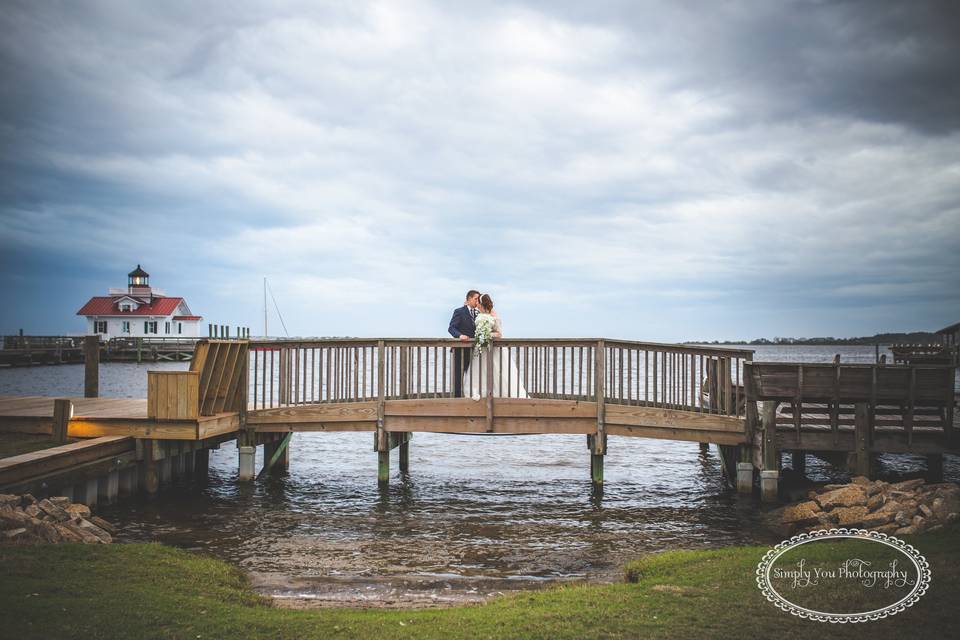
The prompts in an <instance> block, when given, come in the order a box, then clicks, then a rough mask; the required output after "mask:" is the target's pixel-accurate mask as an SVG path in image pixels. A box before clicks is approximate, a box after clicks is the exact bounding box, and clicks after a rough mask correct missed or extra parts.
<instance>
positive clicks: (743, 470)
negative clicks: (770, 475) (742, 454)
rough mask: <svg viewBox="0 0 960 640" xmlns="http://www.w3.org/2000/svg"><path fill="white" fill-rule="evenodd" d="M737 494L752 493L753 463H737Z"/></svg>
mask: <svg viewBox="0 0 960 640" xmlns="http://www.w3.org/2000/svg"><path fill="white" fill-rule="evenodd" d="M737 493H753V463H750V462H738V463H737Z"/></svg>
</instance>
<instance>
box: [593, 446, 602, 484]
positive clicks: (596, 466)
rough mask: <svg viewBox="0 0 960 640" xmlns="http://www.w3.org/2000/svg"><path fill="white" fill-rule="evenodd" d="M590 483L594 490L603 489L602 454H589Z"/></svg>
mask: <svg viewBox="0 0 960 640" xmlns="http://www.w3.org/2000/svg"><path fill="white" fill-rule="evenodd" d="M590 481H591V482H592V483H593V486H594V488H601V487H603V454H596V453H591V454H590Z"/></svg>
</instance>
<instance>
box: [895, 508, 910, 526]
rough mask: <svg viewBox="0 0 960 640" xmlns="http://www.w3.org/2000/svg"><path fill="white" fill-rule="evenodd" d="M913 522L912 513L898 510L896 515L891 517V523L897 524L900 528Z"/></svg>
mask: <svg viewBox="0 0 960 640" xmlns="http://www.w3.org/2000/svg"><path fill="white" fill-rule="evenodd" d="M912 520H913V512H912V511H906V510H905V509H904V510H900V511H897V515H895V516H894V517H893V521H894V522H896V523H897V524H899V525H900V526H901V527H906V526H907V525H909V524H910V522H911V521H912Z"/></svg>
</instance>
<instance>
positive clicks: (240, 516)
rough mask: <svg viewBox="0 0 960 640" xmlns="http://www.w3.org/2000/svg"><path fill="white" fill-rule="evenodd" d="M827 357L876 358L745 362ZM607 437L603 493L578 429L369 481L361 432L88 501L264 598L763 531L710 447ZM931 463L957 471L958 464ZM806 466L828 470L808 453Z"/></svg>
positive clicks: (507, 577) (132, 536) (507, 440)
mask: <svg viewBox="0 0 960 640" xmlns="http://www.w3.org/2000/svg"><path fill="white" fill-rule="evenodd" d="M835 353H840V354H841V357H842V360H843V361H844V362H873V361H874V349H873V347H759V348H757V349H756V359H757V360H767V361H806V362H817V361H830V360H831V359H832V358H833V354H835ZM888 357H889V356H888ZM186 366H187V365H186V364H185V363H183V364H175V363H164V364H144V365H136V364H114V363H111V364H105V365H103V366H102V367H101V383H100V386H101V395H103V396H113V397H145V396H146V371H147V369H164V368H166V369H181V368H185V367H186ZM82 386H83V367H82V366H78V365H63V366H57V367H35V368H29V369H23V368H22V369H0V394H17V395H82ZM609 444H610V446H609V453H608V455H607V458H606V464H605V480H606V488H605V491H604V494H603V496H602V498H597V497H595V496H592V495H591V490H590V481H589V456H588V452H587V449H586V442H585V438H584V437H583V436H564V435H554V436H499V437H482V436H454V435H443V434H419V433H418V434H416V435H415V436H414V438H413V440H412V442H411V451H410V467H411V472H410V475H409V477H406V478H403V477H401V476H400V475H399V473H398V472H397V470H396V464H397V462H396V454H394V456H393V459H392V465H393V469H392V471H393V477H392V478H391V485H390V488H389V490H388V491H386V492H384V493H381V492H380V491H378V489H377V487H376V472H377V463H376V454H375V453H374V451H373V436H372V435H371V434H369V433H362V434H355V433H343V434H329V433H328V434H323V433H318V434H303V433H300V434H295V436H294V438H293V443H292V449H291V456H290V457H291V460H290V471H289V474H287V475H285V476H282V477H274V478H269V479H267V480H265V481H258V482H256V483H247V484H243V485H241V484H238V483H237V481H236V474H237V451H236V447H235V446H234V445H233V444H232V443H230V444H225V445H224V446H223V448H222V449H221V450H219V451H215V452H213V453H212V455H211V464H210V476H209V481H208V482H207V483H206V484H205V485H204V486H202V487H197V486H195V485H189V484H188V483H186V482H184V483H181V484H178V485H174V486H172V487H169V488H165V489H164V490H163V491H162V492H161V494H160V495H159V496H158V497H156V498H154V499H150V500H147V499H143V500H134V501H129V500H128V501H125V502H123V503H121V504H120V505H117V506H113V507H109V508H104V509H103V510H102V512H103V513H104V515H105V516H106V517H107V518H109V519H111V520H113V521H115V522H117V523H118V524H119V525H121V527H122V530H123V534H122V536H121V538H122V539H124V540H159V541H162V542H165V543H168V544H173V545H177V546H182V547H186V548H191V549H203V550H206V551H208V552H210V553H212V554H215V555H217V556H219V557H222V558H224V559H227V560H229V561H231V562H233V563H235V564H237V565H239V566H241V567H243V568H244V569H247V570H248V571H250V572H251V575H252V576H253V579H254V582H255V584H256V585H257V586H258V588H259V589H260V590H262V591H263V592H265V593H271V594H274V595H279V596H289V597H297V598H303V597H306V598H312V599H314V600H315V601H317V602H324V603H328V602H334V603H341V602H352V603H356V602H360V603H363V602H366V601H368V600H369V601H377V602H378V603H383V602H401V603H420V602H422V603H429V602H443V601H463V600H470V599H474V598H480V597H483V596H486V595H487V594H490V593H496V592H500V591H504V590H508V589H517V588H531V587H536V586H538V585H541V584H544V583H545V582H548V581H551V580H564V579H590V580H612V579H617V578H618V577H619V567H620V566H621V565H622V564H623V562H624V561H626V560H627V559H630V558H633V557H636V556H637V555H638V554H639V553H641V552H644V551H652V550H663V549H672V548H689V547H702V546H716V545H728V544H736V543H745V542H772V541H774V540H775V538H774V537H773V536H771V535H770V534H768V533H766V532H764V530H763V529H762V527H761V526H760V516H761V509H760V506H759V505H758V504H757V503H755V501H754V500H753V499H751V498H743V497H738V496H737V495H736V494H734V493H732V492H730V491H729V490H728V489H727V488H726V487H725V486H724V483H723V481H722V479H721V474H720V463H719V459H718V457H717V455H716V452H715V451H714V450H711V451H709V452H706V453H702V452H701V451H700V449H699V446H698V445H697V444H695V443H678V442H669V441H658V440H643V439H632V438H615V437H611V439H610V443H609ZM261 449H262V448H261ZM260 453H261V454H262V451H261V452H260ZM259 464H260V461H259V460H258V467H259ZM882 464H883V465H884V469H885V472H886V473H887V474H897V473H899V472H903V471H909V470H910V469H921V468H922V465H923V461H922V459H915V458H911V457H909V456H886V457H884V458H883V460H882ZM945 472H946V474H947V476H948V478H949V479H952V480H957V479H960V465H958V464H957V461H956V460H955V459H952V458H951V459H948V460H947V461H945ZM808 473H809V474H810V475H811V476H812V477H814V479H817V480H831V479H839V478H840V477H841V476H838V475H836V473H835V472H834V471H833V470H832V469H831V468H830V467H829V466H826V465H823V464H820V463H817V462H816V461H814V460H812V459H811V460H810V461H808Z"/></svg>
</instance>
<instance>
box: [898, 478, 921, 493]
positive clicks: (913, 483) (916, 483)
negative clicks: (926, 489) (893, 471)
mask: <svg viewBox="0 0 960 640" xmlns="http://www.w3.org/2000/svg"><path fill="white" fill-rule="evenodd" d="M924 482H925V481H924V479H923V478H914V479H913V480H904V481H903V482H894V483H893V484H891V485H890V488H891V489H893V490H894V491H913V490H914V489H916V488H917V487H920V486H923V484H924Z"/></svg>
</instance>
